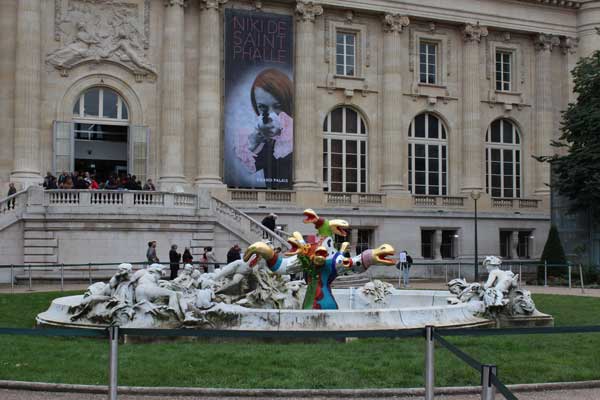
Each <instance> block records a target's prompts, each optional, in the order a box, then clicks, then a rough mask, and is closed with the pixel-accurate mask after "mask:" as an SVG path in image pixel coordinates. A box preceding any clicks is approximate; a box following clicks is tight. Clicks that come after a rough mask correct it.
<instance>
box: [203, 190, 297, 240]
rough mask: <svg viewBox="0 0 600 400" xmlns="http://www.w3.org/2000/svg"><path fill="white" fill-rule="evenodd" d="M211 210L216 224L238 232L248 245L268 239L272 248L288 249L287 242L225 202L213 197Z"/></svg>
mask: <svg viewBox="0 0 600 400" xmlns="http://www.w3.org/2000/svg"><path fill="white" fill-rule="evenodd" d="M212 208H213V211H214V214H215V216H216V217H217V221H218V222H220V223H222V224H223V225H224V226H226V227H227V228H229V229H231V230H232V231H233V232H239V234H240V235H241V236H242V238H243V239H245V240H248V242H249V243H254V242H258V241H260V240H263V239H268V240H270V241H271V243H272V244H273V246H274V247H281V248H282V249H288V248H290V245H289V244H288V242H287V240H285V239H284V238H282V237H281V236H279V235H278V234H277V233H275V232H273V231H272V230H270V229H268V228H266V227H265V226H264V225H263V224H261V223H260V222H258V221H256V220H255V219H254V218H252V217H250V216H249V215H248V214H246V213H244V212H243V211H240V210H238V209H237V208H235V207H232V206H231V205H229V204H227V203H226V202H224V201H222V200H219V199H217V198H215V197H213V198H212Z"/></svg>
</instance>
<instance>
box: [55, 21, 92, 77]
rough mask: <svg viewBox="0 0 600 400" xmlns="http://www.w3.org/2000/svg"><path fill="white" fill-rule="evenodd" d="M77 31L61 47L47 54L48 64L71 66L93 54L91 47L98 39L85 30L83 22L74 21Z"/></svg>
mask: <svg viewBox="0 0 600 400" xmlns="http://www.w3.org/2000/svg"><path fill="white" fill-rule="evenodd" d="M75 28H76V29H77V33H76V34H75V37H74V39H73V40H72V41H71V42H70V43H68V44H66V45H65V46H64V47H63V48H60V49H57V50H55V51H53V52H52V53H50V54H48V56H47V57H46V60H47V61H48V64H50V65H53V66H55V67H58V68H67V69H68V68H71V67H73V65H75V64H77V63H78V62H79V61H81V60H84V59H86V58H88V57H92V56H94V54H95V53H96V52H95V51H94V50H93V47H94V46H96V45H98V44H100V39H99V38H98V37H97V36H96V35H95V34H94V33H91V32H89V31H88V30H87V28H86V26H85V24H84V23H83V22H76V23H75Z"/></svg>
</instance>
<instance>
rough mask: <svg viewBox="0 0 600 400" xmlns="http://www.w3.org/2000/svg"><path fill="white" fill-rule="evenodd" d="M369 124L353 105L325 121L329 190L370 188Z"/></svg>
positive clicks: (326, 186) (325, 167)
mask: <svg viewBox="0 0 600 400" xmlns="http://www.w3.org/2000/svg"><path fill="white" fill-rule="evenodd" d="M367 136H368V135H367V124H366V123H365V120H364V118H363V117H362V116H361V115H360V113H359V112H357V111H356V110H354V109H352V108H350V107H338V108H335V109H334V110H332V111H331V112H330V113H329V114H327V117H326V118H325V121H324V122H323V184H324V189H325V190H326V191H328V192H366V191H367Z"/></svg>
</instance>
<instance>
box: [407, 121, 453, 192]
mask: <svg viewBox="0 0 600 400" xmlns="http://www.w3.org/2000/svg"><path fill="white" fill-rule="evenodd" d="M447 147H448V141H447V135H446V127H445V126H444V123H443V122H442V121H441V120H440V119H439V118H438V117H436V116H435V115H434V114H430V113H422V114H419V115H417V116H416V117H415V119H414V120H413V121H412V123H411V124H410V127H409V128H408V187H409V190H410V191H411V193H413V194H422V195H431V196H445V195H447V194H448V149H447Z"/></svg>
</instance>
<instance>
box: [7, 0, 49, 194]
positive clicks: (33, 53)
mask: <svg viewBox="0 0 600 400" xmlns="http://www.w3.org/2000/svg"><path fill="white" fill-rule="evenodd" d="M40 20H41V2H40V1H39V0H19V1H18V3H17V32H16V35H15V40H16V41H17V54H16V64H17V67H16V73H15V131H14V163H13V171H12V173H11V180H12V181H14V182H17V183H19V184H20V185H21V186H22V187H27V186H31V185H35V184H37V183H39V182H41V181H42V177H41V175H40V98H41V86H40V85H41V83H40V76H41V70H42V57H41V32H40V24H41V21H40Z"/></svg>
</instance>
